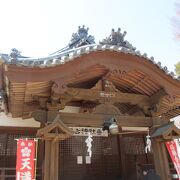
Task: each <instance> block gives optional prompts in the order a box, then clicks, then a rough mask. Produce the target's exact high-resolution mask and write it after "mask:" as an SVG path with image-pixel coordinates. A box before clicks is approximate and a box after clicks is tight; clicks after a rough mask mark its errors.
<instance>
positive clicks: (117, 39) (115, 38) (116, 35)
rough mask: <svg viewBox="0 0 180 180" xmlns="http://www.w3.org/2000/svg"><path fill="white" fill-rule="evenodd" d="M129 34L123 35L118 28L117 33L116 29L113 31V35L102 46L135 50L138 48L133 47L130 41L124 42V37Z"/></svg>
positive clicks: (103, 41)
mask: <svg viewBox="0 0 180 180" xmlns="http://www.w3.org/2000/svg"><path fill="white" fill-rule="evenodd" d="M126 34H127V32H126V31H124V32H123V33H121V28H118V30H117V31H115V30H114V29H112V30H111V35H110V36H109V37H107V38H106V39H103V40H102V41H101V42H100V44H103V45H104V44H108V45H116V46H122V47H125V48H127V49H131V50H135V49H136V48H135V47H133V46H132V44H130V43H129V42H128V41H124V37H125V36H126Z"/></svg>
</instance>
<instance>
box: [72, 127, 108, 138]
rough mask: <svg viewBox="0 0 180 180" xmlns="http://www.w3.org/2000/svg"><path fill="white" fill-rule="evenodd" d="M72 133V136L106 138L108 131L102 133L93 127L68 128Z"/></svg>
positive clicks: (99, 129)
mask: <svg viewBox="0 0 180 180" xmlns="http://www.w3.org/2000/svg"><path fill="white" fill-rule="evenodd" d="M70 129H71V130H72V131H73V132H74V134H73V135H74V136H88V134H89V133H90V134H91V135H92V136H101V137H108V131H107V130H105V131H103V129H102V128H95V127H70Z"/></svg>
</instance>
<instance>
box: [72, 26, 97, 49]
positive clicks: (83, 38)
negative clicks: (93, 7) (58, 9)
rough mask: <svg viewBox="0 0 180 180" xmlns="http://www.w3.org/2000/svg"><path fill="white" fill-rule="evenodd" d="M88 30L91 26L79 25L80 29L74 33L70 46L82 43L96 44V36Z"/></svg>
mask: <svg viewBox="0 0 180 180" xmlns="http://www.w3.org/2000/svg"><path fill="white" fill-rule="evenodd" d="M88 30H89V28H85V26H84V25H83V26H82V27H81V26H79V27H78V31H77V32H76V33H73V34H72V37H71V40H70V43H69V47H70V48H73V47H74V48H76V47H80V46H82V45H87V44H94V43H95V39H94V36H92V35H88Z"/></svg>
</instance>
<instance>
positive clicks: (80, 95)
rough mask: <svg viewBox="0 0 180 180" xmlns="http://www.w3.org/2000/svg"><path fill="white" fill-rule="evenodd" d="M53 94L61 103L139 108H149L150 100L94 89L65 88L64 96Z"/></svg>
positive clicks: (133, 95) (138, 95)
mask: <svg viewBox="0 0 180 180" xmlns="http://www.w3.org/2000/svg"><path fill="white" fill-rule="evenodd" d="M60 93H61V92H59V94H55V93H54V94H53V96H52V98H53V99H55V100H57V99H58V98H59V99H60V101H62V102H63V103H67V102H70V101H72V100H73V101H80V100H86V101H94V102H99V103H106V102H108V103H111V104H114V103H117V102H118V103H130V104H132V105H136V104H140V105H141V106H149V105H150V98H149V97H148V96H146V95H140V94H131V93H122V92H106V91H99V90H96V89H80V88H67V91H66V93H65V94H60Z"/></svg>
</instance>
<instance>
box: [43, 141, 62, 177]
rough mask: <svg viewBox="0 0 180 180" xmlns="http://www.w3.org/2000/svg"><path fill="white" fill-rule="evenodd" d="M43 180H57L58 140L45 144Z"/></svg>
mask: <svg viewBox="0 0 180 180" xmlns="http://www.w3.org/2000/svg"><path fill="white" fill-rule="evenodd" d="M44 169H45V172H44V180H58V177H59V176H58V175H59V174H58V172H59V140H57V141H55V140H46V142H45V168H44Z"/></svg>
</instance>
